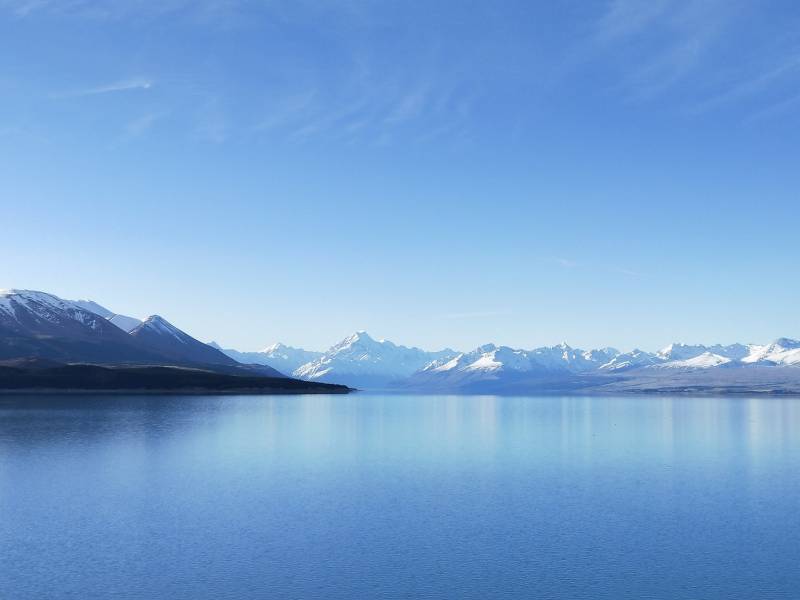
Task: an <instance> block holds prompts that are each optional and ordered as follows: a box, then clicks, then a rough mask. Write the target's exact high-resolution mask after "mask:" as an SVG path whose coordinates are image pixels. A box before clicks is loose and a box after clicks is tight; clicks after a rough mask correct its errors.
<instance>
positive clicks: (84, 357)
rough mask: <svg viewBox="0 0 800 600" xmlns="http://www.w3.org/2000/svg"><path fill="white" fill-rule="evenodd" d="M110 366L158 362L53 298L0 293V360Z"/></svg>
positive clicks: (98, 319)
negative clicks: (47, 360) (113, 364)
mask: <svg viewBox="0 0 800 600" xmlns="http://www.w3.org/2000/svg"><path fill="white" fill-rule="evenodd" d="M31 357H37V358H49V359H53V360H67V361H85V362H112V361H139V362H145V361H150V362H152V361H156V360H158V358H159V357H158V355H156V354H154V353H152V352H150V351H149V350H148V349H146V348H142V347H141V346H139V345H138V344H137V343H136V341H135V340H133V339H132V338H131V337H130V336H129V335H128V334H127V333H125V332H124V331H122V330H121V329H120V328H119V327H117V326H115V325H113V324H112V323H110V322H109V321H108V320H107V319H106V318H104V317H102V316H101V315H99V314H97V313H96V312H93V311H91V310H87V309H86V308H84V307H83V306H81V305H79V304H77V303H75V302H71V301H69V300H63V299H61V298H59V297H57V296H54V295H52V294H47V293H45V292H37V291H32V290H4V291H2V292H0V358H4V359H11V358H14V359H16V358H31Z"/></svg>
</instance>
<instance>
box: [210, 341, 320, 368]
mask: <svg viewBox="0 0 800 600" xmlns="http://www.w3.org/2000/svg"><path fill="white" fill-rule="evenodd" d="M209 346H211V347H212V348H216V349H217V350H220V351H221V352H224V353H225V354H226V355H228V356H230V357H231V358H232V359H234V360H236V361H238V362H240V363H243V364H252V365H266V366H268V367H272V368H273V369H277V370H278V371H280V372H281V373H286V374H291V373H292V372H293V371H295V370H296V369H298V368H300V367H301V366H303V365H304V364H306V363H309V362H311V361H313V360H316V359H317V358H319V357H321V356H322V352H314V351H311V350H303V349H302V348H292V347H291V346H286V345H284V344H281V343H277V344H272V345H271V346H267V347H266V348H264V349H263V350H259V351H257V352H240V351H238V350H234V349H232V348H222V347H220V345H219V344H217V343H216V342H211V343H209Z"/></svg>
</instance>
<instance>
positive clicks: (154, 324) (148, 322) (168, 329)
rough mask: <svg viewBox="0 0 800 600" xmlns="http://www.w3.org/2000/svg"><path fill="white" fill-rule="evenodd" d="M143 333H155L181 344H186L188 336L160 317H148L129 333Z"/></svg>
mask: <svg viewBox="0 0 800 600" xmlns="http://www.w3.org/2000/svg"><path fill="white" fill-rule="evenodd" d="M143 331H149V332H151V333H157V334H159V335H167V336H171V337H173V338H175V339H176V340H178V341H179V342H181V343H184V344H185V343H186V342H187V339H188V338H189V336H188V335H187V334H185V333H184V332H183V331H181V330H180V329H178V328H177V327H175V326H174V325H173V324H172V323H170V322H169V321H167V320H166V319H165V318H164V317H162V316H160V315H150V316H149V317H147V318H146V319H145V320H144V321H142V323H141V324H140V325H139V326H138V327H136V328H135V329H134V330H133V331H132V332H131V333H132V334H137V335H138V334H139V333H141V332H143Z"/></svg>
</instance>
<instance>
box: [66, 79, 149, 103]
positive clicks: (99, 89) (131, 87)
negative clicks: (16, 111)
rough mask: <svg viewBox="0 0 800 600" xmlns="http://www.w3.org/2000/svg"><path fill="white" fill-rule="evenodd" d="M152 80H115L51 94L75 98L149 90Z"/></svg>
mask: <svg viewBox="0 0 800 600" xmlns="http://www.w3.org/2000/svg"><path fill="white" fill-rule="evenodd" d="M153 85H155V84H154V82H153V81H152V80H151V79H143V78H135V79H123V80H120V81H115V82H113V83H109V84H106V85H99V86H93V87H87V88H83V89H78V90H71V91H68V92H59V93H56V94H53V97H54V98H76V97H81V96H96V95H100V94H112V93H116V92H131V91H138V90H149V89H150V88H152V87H153Z"/></svg>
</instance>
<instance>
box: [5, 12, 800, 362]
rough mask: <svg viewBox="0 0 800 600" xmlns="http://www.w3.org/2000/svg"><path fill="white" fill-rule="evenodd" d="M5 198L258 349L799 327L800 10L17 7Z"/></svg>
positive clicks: (56, 250) (14, 231) (140, 298)
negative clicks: (358, 340)
mask: <svg viewBox="0 0 800 600" xmlns="http://www.w3.org/2000/svg"><path fill="white" fill-rule="evenodd" d="M0 214H1V215H2V221H0V222H1V223H2V225H0V231H1V232H2V240H3V247H4V248H5V257H4V259H3V260H2V261H0V288H23V289H37V290H44V291H48V292H51V293H54V294H57V295H59V296H61V297H65V298H71V299H78V298H91V299H93V300H96V301H97V302H99V303H101V304H103V305H105V306H107V307H108V308H110V309H111V310H114V311H116V312H119V313H122V314H130V315H133V316H137V317H145V316H147V315H149V314H154V313H157V314H160V315H162V316H164V317H165V318H167V319H168V320H170V321H171V322H173V323H174V324H175V325H177V326H178V327H181V328H182V329H185V330H187V331H188V332H190V333H191V334H192V335H194V336H195V337H197V338H199V339H202V340H205V341H208V340H212V339H213V340H216V341H217V342H219V343H221V344H223V345H224V346H226V347H234V348H238V349H241V350H256V349H259V348H262V347H264V346H267V345H268V344H271V343H273V342H276V341H282V342H284V343H287V344H291V345H294V346H300V347H305V348H309V349H325V348H327V347H329V346H331V345H332V344H334V343H336V342H337V341H339V340H340V339H342V338H343V337H345V336H346V335H348V334H350V333H351V332H353V331H355V330H360V329H365V330H367V331H369V332H370V334H371V335H373V337H376V338H387V339H390V340H392V341H395V342H397V343H402V344H406V345H416V346H420V347H422V348H426V349H438V348H441V347H444V346H449V347H453V348H456V349H462V350H468V349H471V348H473V347H475V346H477V345H479V344H484V343H488V342H494V343H498V344H508V345H511V346H514V347H520V348H533V347H537V346H542V345H552V344H557V343H560V342H562V341H566V342H567V343H569V344H571V345H573V346H577V347H583V348H588V347H598V346H607V345H612V346H615V347H617V348H620V349H622V350H629V349H632V348H635V347H638V348H642V349H646V350H654V349H657V348H659V347H662V346H665V345H667V344H668V343H670V342H673V341H683V342H687V343H697V342H704V343H717V342H719V343H731V342H734V341H741V342H766V341H769V340H771V339H774V338H777V337H780V336H788V337H795V338H800V310H798V307H800V301H799V300H800V6H798V4H797V3H796V2H794V1H772V0H724V1H723V0H705V1H702V2H700V1H689V0H641V1H639V0H603V1H588V0H575V1H570V0H566V1H564V2H531V1H530V0H524V1H517V0H504V1H500V2H498V1H496V0H493V1H483V0H474V1H471V2H463V1H459V2H451V1H448V0H437V1H434V2H431V1H426V2H417V1H414V0H409V1H403V2H395V1H390V0H388V1H387V0H382V1H374V2H373V1H364V0H328V1H325V2H321V1H319V2H317V1H311V0H292V1H283V0H227V1H226V0H192V1H189V0H162V1H161V2H150V1H147V0H0Z"/></svg>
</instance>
